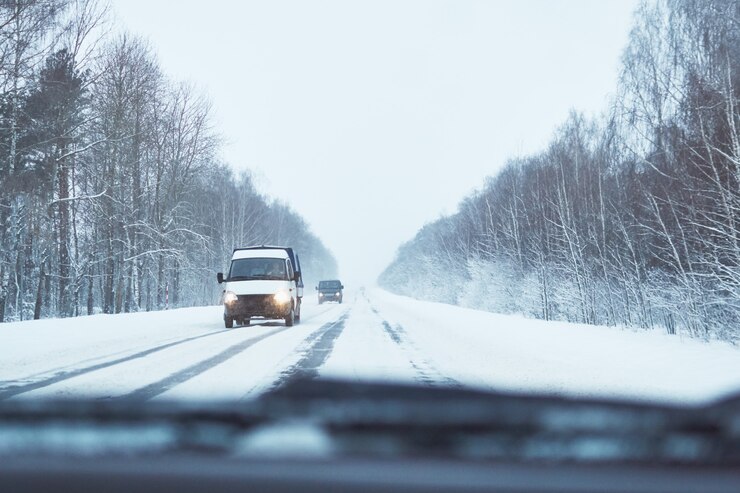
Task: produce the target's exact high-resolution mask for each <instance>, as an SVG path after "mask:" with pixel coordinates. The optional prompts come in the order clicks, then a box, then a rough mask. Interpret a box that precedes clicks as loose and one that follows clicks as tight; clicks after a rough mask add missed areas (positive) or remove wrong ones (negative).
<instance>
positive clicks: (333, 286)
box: [316, 279, 344, 305]
mask: <svg viewBox="0 0 740 493" xmlns="http://www.w3.org/2000/svg"><path fill="white" fill-rule="evenodd" d="M343 289H344V285H343V284H342V282H341V281H339V280H337V279H335V280H331V281H321V282H319V285H318V286H316V290H317V291H318V292H319V305H320V304H322V303H323V302H325V301H336V302H337V303H341V302H342V297H343V293H342V290H343Z"/></svg>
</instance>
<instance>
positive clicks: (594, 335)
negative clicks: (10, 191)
mask: <svg viewBox="0 0 740 493" xmlns="http://www.w3.org/2000/svg"><path fill="white" fill-rule="evenodd" d="M317 376H330V377H342V378H351V379H372V380H400V381H413V382H416V383H418V384H420V385H452V386H473V387H478V388H488V389H491V388H493V389H506V390H516V391H531V390H536V391H544V392H549V393H563V394H574V395H596V396H627V397H635V398H647V399H659V400H668V401H698V400H702V399H708V398H712V397H716V396H719V395H722V394H725V393H727V392H732V391H738V390H740V350H738V349H737V348H735V347H732V346H730V345H728V344H724V343H719V342H712V343H705V342H701V341H695V340H682V339H680V338H678V337H676V336H668V335H664V334H660V333H656V332H636V331H630V330H619V329H613V328H605V327H592V326H582V325H575V324H566V323H558V322H543V321H536V320H529V319H524V318H521V317H516V316H505V315H497V314H492V313H486V312H480V311H475V310H468V309H464V308H459V307H455V306H450V305H443V304H438V303H430V302H422V301H416V300H411V299H408V298H404V297H400V296H395V295H391V294H389V293H386V292H384V291H382V290H377V289H373V290H367V291H364V290H362V291H358V292H356V293H348V295H347V296H346V302H345V303H344V304H342V305H337V304H326V305H321V306H319V305H317V304H316V302H315V300H314V299H313V296H309V297H307V298H306V300H305V304H304V308H303V321H302V323H301V324H300V325H297V326H295V327H290V328H286V327H284V326H283V324H282V323H278V322H269V321H265V322H258V323H256V324H254V325H252V326H250V327H238V328H234V329H230V330H226V329H224V328H223V323H222V319H221V307H218V306H216V307H201V308H185V309H178V310H170V311H164V312H152V313H136V314H122V315H95V316H91V317H80V318H74V319H61V320H60V319H57V320H41V321H33V322H19V323H10V324H4V325H0V400H2V399H10V398H13V399H18V398H32V397H46V398H60V397H70V396H84V397H90V398H95V399H123V398H125V399H141V400H148V399H180V398H185V399H190V398H212V399H222V398H225V399H244V398H250V397H253V396H256V395H258V394H259V393H261V392H263V391H265V390H268V389H270V388H274V387H276V386H279V385H282V384H283V383H285V382H287V381H289V380H290V379H291V378H298V377H301V378H312V377H317Z"/></svg>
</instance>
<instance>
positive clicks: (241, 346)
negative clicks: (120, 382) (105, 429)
mask: <svg viewBox="0 0 740 493" xmlns="http://www.w3.org/2000/svg"><path fill="white" fill-rule="evenodd" d="M292 328H293V327H280V328H277V329H275V330H271V331H270V332H267V333H266V334H262V335H260V336H257V337H252V338H249V339H246V340H244V341H241V342H238V343H236V344H234V345H232V346H229V347H228V348H226V349H224V350H223V351H221V352H220V353H218V354H215V355H213V356H211V357H210V358H207V359H204V360H203V361H200V362H198V363H195V364H193V365H190V366H188V367H187V368H183V369H182V370H180V371H178V372H175V373H173V374H172V375H170V376H168V377H165V378H163V379H161V380H159V381H157V382H154V383H151V384H149V385H146V386H144V387H141V388H139V389H136V390H134V391H133V392H130V393H128V394H125V395H123V396H118V397H113V398H107V399H126V400H144V401H145V400H149V399H151V398H153V397H156V396H158V395H160V394H163V393H164V392H166V391H168V390H170V389H171V388H173V387H175V386H176V385H180V384H181V383H184V382H187V381H188V380H190V379H192V378H194V377H197V376H198V375H200V374H201V373H204V372H206V371H208V370H210V369H211V368H213V367H214V366H216V365H220V364H221V363H223V362H224V361H227V360H229V359H231V358H233V357H234V356H236V355H238V354H239V353H242V352H243V351H245V350H246V349H247V348H249V347H251V346H253V345H255V344H257V343H258V342H260V341H262V340H263V339H267V338H268V337H271V336H274V335H275V334H279V333H280V332H283V331H286V330H288V329H292Z"/></svg>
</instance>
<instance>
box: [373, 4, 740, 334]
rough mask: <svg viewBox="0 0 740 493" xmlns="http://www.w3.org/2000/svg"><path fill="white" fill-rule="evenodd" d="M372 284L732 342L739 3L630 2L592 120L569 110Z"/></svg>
mask: <svg viewBox="0 0 740 493" xmlns="http://www.w3.org/2000/svg"><path fill="white" fill-rule="evenodd" d="M584 63H587V61H585V60H584ZM543 83H546V80H543ZM564 117H565V115H564ZM380 283H381V285H382V286H384V287H386V288H388V289H390V290H392V291H395V292H396V293H401V294H407V295H410V296H416V297H420V298H426V299H431V300H435V301H443V302H447V303H455V304H460V305H463V306H469V307H475V308H482V309H486V310H490V311H495V312H502V313H519V314H525V315H527V316H529V317H535V318H540V319H545V320H566V321H573V322H580V323H587V324H603V325H610V326H627V327H634V328H645V329H648V328H656V329H659V330H664V331H667V332H668V333H670V334H684V335H689V336H692V337H699V338H705V339H710V338H717V339H723V340H728V341H737V340H738V339H740V2H738V1H737V0H658V1H650V2H644V3H642V4H641V5H640V7H639V8H638V9H637V11H636V12H635V14H634V21H633V27H632V30H631V32H630V35H629V41H628V44H627V46H626V48H625V50H624V53H623V56H622V60H621V72H620V77H619V81H618V84H617V87H616V89H615V92H614V93H613V96H612V97H611V98H610V101H609V104H608V106H607V107H606V108H605V110H604V112H603V114H601V115H598V116H593V117H587V116H584V115H582V114H579V113H578V112H576V111H574V112H573V113H572V114H571V115H569V116H568V117H567V119H566V120H565V122H564V123H563V124H562V126H561V127H560V128H558V129H557V130H556V131H555V133H554V135H553V137H552V139H551V142H550V143H549V145H548V146H547V147H546V148H545V149H543V150H542V151H541V152H539V153H536V154H534V155H528V156H522V157H517V158H515V159H511V160H510V161H509V162H508V163H506V165H505V166H504V167H503V168H502V169H501V171H500V172H498V173H496V174H495V175H494V176H492V177H490V178H488V179H487V180H486V181H485V184H483V186H482V187H481V188H480V189H479V190H477V191H476V192H474V193H473V194H471V195H470V196H468V197H467V198H465V199H464V201H463V202H462V203H461V204H460V206H459V209H458V211H457V212H456V213H455V214H453V215H451V216H448V217H441V218H440V219H438V220H436V221H434V222H432V223H430V224H427V225H425V226H424V227H423V228H422V229H421V230H420V231H419V232H418V233H417V234H416V236H415V237H414V238H413V239H412V240H410V241H409V242H407V243H406V244H404V245H403V246H402V247H401V248H400V249H399V250H398V252H397V256H396V258H395V260H394V261H393V262H392V263H391V265H389V266H388V268H387V269H386V270H385V271H384V272H383V273H382V275H381V277H380Z"/></svg>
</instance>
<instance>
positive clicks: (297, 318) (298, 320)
mask: <svg viewBox="0 0 740 493" xmlns="http://www.w3.org/2000/svg"><path fill="white" fill-rule="evenodd" d="M295 323H297V324H299V323H301V301H300V300H298V310H296V312H295Z"/></svg>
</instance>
